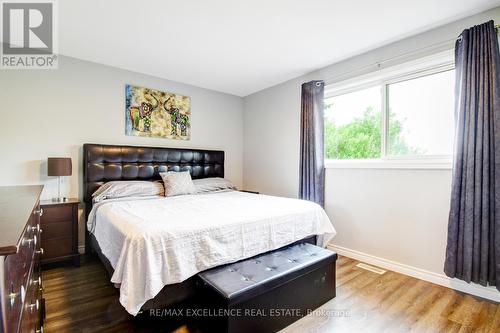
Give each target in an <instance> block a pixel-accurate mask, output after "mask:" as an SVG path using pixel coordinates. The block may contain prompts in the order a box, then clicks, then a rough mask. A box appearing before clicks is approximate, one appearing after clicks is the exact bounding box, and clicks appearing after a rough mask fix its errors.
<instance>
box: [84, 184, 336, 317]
mask: <svg viewBox="0 0 500 333" xmlns="http://www.w3.org/2000/svg"><path fill="white" fill-rule="evenodd" d="M88 229H89V231H90V232H91V233H92V234H93V235H94V237H95V239H96V241H97V242H98V244H99V247H100V248H101V251H102V253H103V255H105V256H106V257H107V258H108V260H109V262H110V264H111V266H112V267H113V269H114V273H113V275H112V277H111V282H113V283H115V284H116V285H117V286H119V288H120V303H121V304H122V305H123V307H124V308H125V309H126V310H127V311H128V312H129V313H130V314H132V315H136V314H137V313H138V312H139V311H140V309H141V307H142V305H143V304H144V303H145V302H146V301H148V300H149V299H152V298H154V297H155V296H156V295H157V294H158V293H159V292H160V291H161V289H162V288H163V287H164V286H166V285H169V284H174V283H179V282H182V281H184V280H186V279H188V278H189V277H191V276H193V275H195V274H197V273H199V272H201V271H204V270H206V269H209V268H212V267H216V266H220V265H224V264H228V263H231V262H236V261H238V260H242V259H245V258H249V257H252V256H255V255H258V254H260V253H265V252H268V251H272V250H275V249H278V248H280V247H283V246H286V245H288V244H291V243H293V242H295V241H298V240H300V239H303V238H306V237H309V236H312V235H320V236H322V237H319V239H321V242H322V244H320V245H325V244H326V243H328V241H329V240H330V239H331V238H332V237H333V236H334V235H335V233H336V232H335V229H334V227H333V226H332V223H331V222H330V220H329V218H328V216H327V215H326V213H325V211H324V210H323V209H322V208H321V207H320V206H319V205H317V204H315V203H312V202H309V201H304V200H298V199H290V198H281V197H273V196H266V195H257V194H251V193H245V192H238V191H224V192H216V193H210V194H202V195H182V196H177V197H142V198H125V199H115V200H105V201H103V202H100V203H97V204H95V205H94V207H93V209H92V211H91V212H90V214H89V219H88Z"/></svg>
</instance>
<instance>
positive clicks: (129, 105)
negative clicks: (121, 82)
mask: <svg viewBox="0 0 500 333" xmlns="http://www.w3.org/2000/svg"><path fill="white" fill-rule="evenodd" d="M125 119H126V121H125V134H126V135H134V136H149V137H161V138H167V139H175V140H189V139H190V137H191V109H190V99H189V97H187V96H182V95H177V94H173V93H168V92H163V91H158V90H153V89H148V88H141V87H136V86H131V85H128V84H127V85H126V87H125Z"/></svg>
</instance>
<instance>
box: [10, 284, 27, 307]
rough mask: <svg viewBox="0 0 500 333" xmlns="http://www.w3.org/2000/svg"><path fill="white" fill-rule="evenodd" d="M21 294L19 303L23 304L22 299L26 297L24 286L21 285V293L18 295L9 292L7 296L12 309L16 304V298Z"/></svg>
mask: <svg viewBox="0 0 500 333" xmlns="http://www.w3.org/2000/svg"><path fill="white" fill-rule="evenodd" d="M19 294H21V303H24V297H25V296H26V290H25V289H24V286H23V285H21V292H20V293H15V292H11V293H10V294H9V298H10V306H11V307H13V306H14V304H15V303H16V298H17V296H18V295H19Z"/></svg>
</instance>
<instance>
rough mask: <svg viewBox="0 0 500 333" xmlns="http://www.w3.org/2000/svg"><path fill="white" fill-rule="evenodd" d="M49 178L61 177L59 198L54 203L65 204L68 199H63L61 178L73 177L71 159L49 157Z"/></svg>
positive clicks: (54, 199)
mask: <svg viewBox="0 0 500 333" xmlns="http://www.w3.org/2000/svg"><path fill="white" fill-rule="evenodd" d="M47 176H56V177H59V182H58V197H57V198H53V199H52V201H57V202H64V201H67V200H68V199H67V198H66V197H61V176H71V158H69V157H49V158H48V159H47Z"/></svg>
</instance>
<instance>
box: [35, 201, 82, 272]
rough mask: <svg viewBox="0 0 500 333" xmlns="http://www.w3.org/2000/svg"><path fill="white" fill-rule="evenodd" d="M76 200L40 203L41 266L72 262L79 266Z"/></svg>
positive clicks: (77, 202)
mask: <svg viewBox="0 0 500 333" xmlns="http://www.w3.org/2000/svg"><path fill="white" fill-rule="evenodd" d="M78 204H79V201H78V200H77V199H71V198H70V199H68V200H67V201H64V202H53V201H42V202H41V206H42V208H43V215H42V223H41V225H42V229H43V233H42V248H43V256H42V261H41V263H42V265H44V266H47V265H52V264H56V263H62V262H71V261H72V262H73V263H74V264H75V265H79V262H80V255H79V253H78Z"/></svg>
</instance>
